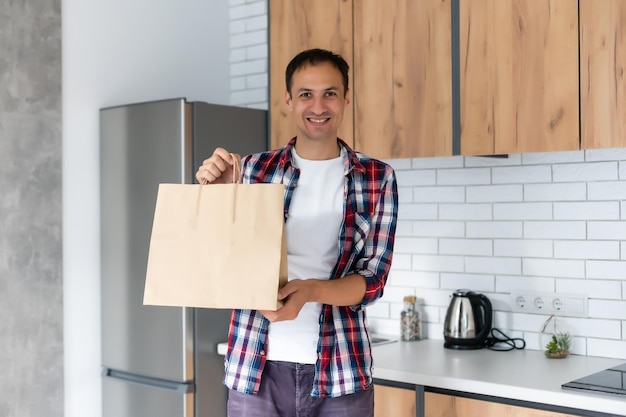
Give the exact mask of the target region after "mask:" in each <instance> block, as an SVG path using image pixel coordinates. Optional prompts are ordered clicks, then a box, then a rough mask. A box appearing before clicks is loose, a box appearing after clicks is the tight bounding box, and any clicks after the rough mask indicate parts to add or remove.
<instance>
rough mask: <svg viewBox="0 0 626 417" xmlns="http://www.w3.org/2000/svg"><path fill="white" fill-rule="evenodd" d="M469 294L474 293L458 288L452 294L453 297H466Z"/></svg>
mask: <svg viewBox="0 0 626 417" xmlns="http://www.w3.org/2000/svg"><path fill="white" fill-rule="evenodd" d="M469 294H474V292H473V291H471V290H468V289H467V288H460V289H458V290H456V291H454V292H453V293H452V295H453V296H455V297H467V296H468V295H469Z"/></svg>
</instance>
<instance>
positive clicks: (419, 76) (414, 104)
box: [353, 0, 452, 158]
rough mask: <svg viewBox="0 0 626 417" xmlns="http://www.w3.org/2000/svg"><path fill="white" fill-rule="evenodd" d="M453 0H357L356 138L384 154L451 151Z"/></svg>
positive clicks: (372, 152) (357, 142) (366, 150)
mask: <svg viewBox="0 0 626 417" xmlns="http://www.w3.org/2000/svg"><path fill="white" fill-rule="evenodd" d="M450 42H451V9H450V1H449V0H417V1H416V0H385V1H381V0H357V1H355V2H354V58H353V60H354V71H353V74H354V90H353V99H354V141H355V146H356V148H357V149H358V150H359V151H361V152H363V153H365V154H367V155H370V156H374V157H377V158H406V157H411V156H448V155H452V64H451V49H450Z"/></svg>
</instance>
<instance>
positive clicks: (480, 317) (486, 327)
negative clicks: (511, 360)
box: [468, 292, 493, 340]
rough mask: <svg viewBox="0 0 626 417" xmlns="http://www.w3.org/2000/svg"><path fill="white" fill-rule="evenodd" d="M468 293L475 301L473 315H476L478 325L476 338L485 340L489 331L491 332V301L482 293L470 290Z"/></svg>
mask: <svg viewBox="0 0 626 417" xmlns="http://www.w3.org/2000/svg"><path fill="white" fill-rule="evenodd" d="M468 295H469V296H470V297H471V298H472V299H473V300H475V301H476V302H477V305H476V307H477V308H476V309H475V310H474V317H476V320H477V323H478V325H479V326H480V331H479V332H478V334H477V335H476V338H477V339H478V340H486V339H487V337H488V336H489V332H491V325H492V315H493V310H492V308H491V301H489V299H488V298H487V297H486V296H485V295H483V294H477V293H472V292H470V293H468ZM480 310H482V311H480Z"/></svg>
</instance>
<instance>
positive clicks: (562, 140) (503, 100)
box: [460, 0, 593, 155]
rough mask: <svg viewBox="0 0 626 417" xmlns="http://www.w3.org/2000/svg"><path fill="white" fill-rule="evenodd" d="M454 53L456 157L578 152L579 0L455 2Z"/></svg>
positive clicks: (462, 0) (466, 0)
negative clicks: (457, 91)
mask: <svg viewBox="0 0 626 417" xmlns="http://www.w3.org/2000/svg"><path fill="white" fill-rule="evenodd" d="M591 1H593V0H591ZM460 55H461V56H460V73H461V75H460V77H461V79H460V83H461V91H460V106H461V153H462V154H463V155H481V154H505V153H520V152H535V151H557V150H575V149H579V110H578V91H579V88H578V85H579V84H578V0H461V1H460Z"/></svg>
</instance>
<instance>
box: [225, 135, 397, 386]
mask: <svg viewBox="0 0 626 417" xmlns="http://www.w3.org/2000/svg"><path fill="white" fill-rule="evenodd" d="M295 142H296V138H293V139H292V140H291V141H290V142H289V143H288V144H287V145H286V146H284V147H283V148H280V149H277V150H274V151H269V152H263V153H259V154H255V155H249V156H246V157H245V158H244V159H243V160H242V178H243V182H244V183H282V184H284V185H285V220H286V219H287V217H288V214H289V204H290V202H291V197H292V195H293V191H294V189H295V187H296V185H297V182H298V177H299V174H300V171H299V170H298V169H297V168H296V167H295V166H294V164H293V159H292V156H291V155H292V149H293V147H294V144H295ZM338 143H339V145H340V146H341V147H343V148H344V149H345V150H346V153H345V154H346V157H345V159H344V166H345V169H344V175H345V186H344V195H345V203H344V213H345V218H344V221H343V222H342V225H341V230H340V233H339V254H338V259H337V263H336V264H335V267H334V268H333V270H332V273H331V276H330V279H336V278H341V277H343V276H346V275H350V274H355V273H357V274H361V275H363V277H365V281H366V289H365V295H364V296H363V300H362V301H361V304H359V305H355V306H349V307H340V306H330V305H326V304H323V305H322V311H321V314H320V320H319V323H320V333H319V341H318V345H317V352H318V360H317V362H316V364H315V380H314V382H313V390H312V392H311V395H312V396H314V397H338V396H341V395H347V394H351V393H354V392H356V391H360V390H364V389H367V388H368V387H369V386H370V385H371V384H372V354H371V346H370V340H369V334H368V332H367V328H366V324H365V310H364V309H363V307H366V306H367V305H369V304H371V303H373V302H374V301H375V300H377V299H378V298H380V297H381V296H382V294H383V288H384V286H385V282H386V281H387V275H388V273H389V268H390V266H391V258H392V252H393V242H394V235H395V229H396V218H397V213H398V192H397V185H396V178H395V173H394V171H393V169H392V168H391V167H390V166H389V165H387V164H385V163H383V162H381V161H378V160H375V159H372V158H368V157H366V156H364V155H362V154H359V153H357V152H354V151H353V150H352V149H350V148H349V147H348V145H346V144H345V143H344V142H343V141H341V140H340V139H338ZM268 325H269V321H268V320H267V319H266V318H265V317H263V316H262V315H261V314H260V313H259V312H257V311H256V310H233V312H232V316H231V321H230V330H229V336H228V350H227V353H226V359H225V377H224V384H225V385H226V386H227V387H229V388H231V389H235V390H237V391H240V392H243V393H248V394H253V393H257V392H258V390H259V386H260V384H261V374H262V372H263V367H264V365H265V361H266V352H267V333H268Z"/></svg>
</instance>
